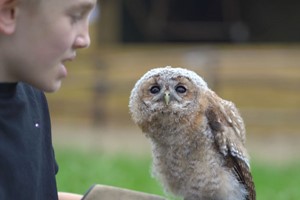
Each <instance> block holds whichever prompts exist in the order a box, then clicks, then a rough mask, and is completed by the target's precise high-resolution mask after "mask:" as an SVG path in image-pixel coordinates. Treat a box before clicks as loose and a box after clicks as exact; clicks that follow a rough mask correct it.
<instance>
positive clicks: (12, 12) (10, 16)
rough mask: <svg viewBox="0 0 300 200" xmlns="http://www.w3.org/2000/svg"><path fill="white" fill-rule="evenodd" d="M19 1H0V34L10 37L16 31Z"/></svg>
mask: <svg viewBox="0 0 300 200" xmlns="http://www.w3.org/2000/svg"><path fill="white" fill-rule="evenodd" d="M16 19H17V0H0V32H1V33H3V34H6V35H10V34H12V33H13V32H14V31H15V28H16V21H17V20H16Z"/></svg>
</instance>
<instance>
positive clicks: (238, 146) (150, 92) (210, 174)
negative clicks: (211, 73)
mask: <svg viewBox="0 0 300 200" xmlns="http://www.w3.org/2000/svg"><path fill="white" fill-rule="evenodd" d="M129 110H130V114H131V116H132V119H133V121H134V122H135V123H136V124H137V125H138V126H139V127H140V128H141V130H142V132H144V134H145V135H146V137H147V138H149V141H150V143H151V146H152V155H153V156H152V157H153V174H154V175H155V176H156V177H157V179H158V180H159V181H160V182H161V183H162V185H163V186H164V188H165V190H166V192H167V193H171V194H173V195H175V196H178V197H182V198H183V199H184V200H255V199H256V193H255V187H254V183H253V179H252V175H251V172H250V164H249V155H248V153H247V150H246V148H245V139H246V138H245V126H244V122H243V119H242V118H241V116H240V114H239V112H238V110H237V108H236V107H235V105H234V104H233V103H232V102H230V101H226V100H224V99H222V98H220V97H219V96H218V95H217V94H216V93H215V92H213V91H212V90H211V89H209V87H208V86H207V83H206V82H205V81H204V80H203V79H202V78H201V77H200V76H198V75H197V74H196V73H195V72H193V71H190V70H187V69H183V68H172V67H170V66H168V67H163V68H155V69H152V70H150V71H148V72H147V73H146V74H144V75H143V76H142V77H141V79H139V80H138V81H137V82H136V84H135V86H134V88H133V89H132V91H131V95H130V100H129Z"/></svg>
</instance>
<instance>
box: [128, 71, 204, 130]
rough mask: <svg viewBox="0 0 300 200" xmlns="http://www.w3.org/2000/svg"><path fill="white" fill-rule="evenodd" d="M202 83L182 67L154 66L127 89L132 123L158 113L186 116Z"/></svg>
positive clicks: (148, 118)
mask: <svg viewBox="0 0 300 200" xmlns="http://www.w3.org/2000/svg"><path fill="white" fill-rule="evenodd" d="M207 89H208V88H207V84H206V82H205V81H204V80H203V79H202V78H201V77H200V76H198V75H197V74H196V73H195V72H193V71H190V70H187V69H183V68H172V67H169V66H168V67H165V68H155V69H152V70H150V71H148V72H147V73H146V74H144V75H143V76H142V77H141V79H140V80H138V81H137V83H136V84H135V87H134V88H133V90H132V91H131V96H130V102H129V109H130V113H131V115H132V118H133V120H134V122H135V123H137V124H138V125H141V123H143V122H145V121H147V122H150V121H151V119H153V117H155V116H156V117H157V116H158V117H159V116H161V115H171V114H172V115H174V114H175V115H188V114H189V113H191V112H193V110H195V109H196V107H195V106H197V105H198V103H197V102H198V101H199V97H200V96H201V92H204V91H206V90H207Z"/></svg>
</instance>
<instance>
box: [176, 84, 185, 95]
mask: <svg viewBox="0 0 300 200" xmlns="http://www.w3.org/2000/svg"><path fill="white" fill-rule="evenodd" d="M175 90H176V92H178V93H185V92H186V88H185V87H184V86H182V85H179V86H177V87H176V88H175Z"/></svg>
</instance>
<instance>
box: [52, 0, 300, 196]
mask: <svg viewBox="0 0 300 200" xmlns="http://www.w3.org/2000/svg"><path fill="white" fill-rule="evenodd" d="M98 3H99V6H98V8H97V10H95V12H94V14H93V17H92V19H91V20H92V22H91V29H90V34H91V39H92V45H91V47H90V48H89V49H86V50H81V51H79V52H78V56H77V59H76V61H74V62H72V63H69V70H68V71H69V75H68V77H67V79H65V80H64V82H63V87H62V88H61V89H60V91H59V92H57V93H55V94H48V95H47V96H48V100H49V107H50V111H51V116H52V126H53V140H54V146H55V148H56V154H57V159H58V162H59V164H60V173H59V174H58V186H59V189H60V190H67V191H72V192H78V193H84V192H85V191H86V190H87V189H88V187H89V186H91V185H92V184H94V183H100V184H109V185H115V186H120V187H125V188H129V189H135V190H139V191H145V192H148V193H155V194H161V195H163V194H164V193H163V190H162V189H161V186H160V185H159V184H158V183H157V182H156V181H155V180H154V179H153V178H152V177H151V174H150V171H151V149H150V145H149V143H148V140H147V138H145V137H144V135H143V134H142V133H141V131H140V130H139V129H138V128H137V127H136V126H135V125H134V124H133V122H132V121H131V119H130V116H129V114H128V112H129V110H128V99H129V95H130V91H131V89H132V88H133V86H134V84H135V82H136V81H137V80H138V79H139V78H140V77H141V76H142V75H143V74H144V73H145V72H147V71H148V70H149V69H151V68H154V67H163V66H167V65H171V66H173V67H184V68H188V69H191V70H194V71H196V72H197V73H198V74H199V75H201V76H202V77H203V78H204V79H205V80H206V81H207V82H208V84H209V86H210V88H212V89H213V90H215V91H216V92H217V94H219V96H221V97H222V98H224V99H227V100H230V101H233V102H234V103H235V104H236V106H237V107H238V108H239V110H240V112H241V114H242V116H243V118H244V120H245V123H246V129H247V138H248V140H247V147H248V149H249V152H250V155H251V157H252V171H253V176H254V181H255V182H256V187H257V193H258V194H257V196H258V199H285V200H287V199H299V198H300V191H299V183H300V170H299V168H300V155H299V152H300V133H299V132H300V120H299V119H300V66H299V65H300V43H299V42H300V25H299V19H300V12H298V10H299V8H300V2H299V1H296V0H287V1H284V2H283V1H279V0H274V1H267V0H260V1H239V0H227V1H222V0H185V1H179V0H172V1H171V0H109V1H108V0H98Z"/></svg>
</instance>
